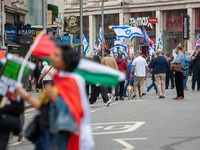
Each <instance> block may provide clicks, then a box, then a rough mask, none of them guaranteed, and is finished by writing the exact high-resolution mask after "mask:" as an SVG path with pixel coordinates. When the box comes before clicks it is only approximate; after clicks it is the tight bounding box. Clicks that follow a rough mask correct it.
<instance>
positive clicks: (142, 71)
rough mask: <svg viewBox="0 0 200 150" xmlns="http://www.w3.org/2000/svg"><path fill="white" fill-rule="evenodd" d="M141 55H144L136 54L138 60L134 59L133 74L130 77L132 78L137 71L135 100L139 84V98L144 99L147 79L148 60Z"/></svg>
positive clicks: (134, 86) (135, 76)
mask: <svg viewBox="0 0 200 150" xmlns="http://www.w3.org/2000/svg"><path fill="white" fill-rule="evenodd" d="M141 55H142V53H141V51H136V54H135V56H136V59H134V61H133V67H132V69H131V74H130V76H131V77H132V73H133V70H134V69H135V73H134V83H133V88H134V96H133V98H135V97H136V90H137V86H138V84H139V85H140V95H139V97H140V98H142V92H143V87H144V79H145V76H146V72H147V68H148V67H147V62H146V60H145V59H144V58H143V57H142V56H141ZM131 77H130V78H131Z"/></svg>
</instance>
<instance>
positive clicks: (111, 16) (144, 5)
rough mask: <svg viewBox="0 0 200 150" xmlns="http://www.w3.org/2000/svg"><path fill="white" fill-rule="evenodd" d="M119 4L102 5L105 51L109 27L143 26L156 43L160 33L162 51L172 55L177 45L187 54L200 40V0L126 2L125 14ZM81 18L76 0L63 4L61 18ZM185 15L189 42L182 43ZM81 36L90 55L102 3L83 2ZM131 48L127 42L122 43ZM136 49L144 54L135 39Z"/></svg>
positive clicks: (110, 39) (112, 36)
mask: <svg viewBox="0 0 200 150" xmlns="http://www.w3.org/2000/svg"><path fill="white" fill-rule="evenodd" d="M121 2H122V0H107V1H105V2H104V14H105V20H104V22H105V24H104V26H105V38H106V46H107V47H108V48H110V47H112V46H113V44H114V43H113V42H114V40H115V38H116V35H115V33H114V32H113V30H112V29H111V28H110V27H109V26H111V25H123V16H124V25H129V26H137V27H139V28H141V26H142V25H143V26H144V28H145V29H146V31H147V33H148V34H149V37H150V38H151V39H152V40H153V41H154V42H155V43H158V39H159V33H160V30H161V31H162V36H163V47H164V48H163V50H164V52H169V53H171V52H172V50H173V49H174V48H175V47H176V46H177V45H178V44H179V43H181V45H184V46H185V47H186V49H187V50H189V51H190V50H193V49H194V47H195V42H196V39H197V37H199V36H200V21H199V20H200V0H181V1H180V0H173V1H172V0H140V1H138V0H125V5H124V14H123V5H121ZM72 15H74V16H77V17H78V18H79V16H80V4H79V0H65V8H64V18H65V20H67V18H68V17H69V16H72ZM186 15H188V16H189V17H190V18H189V22H190V26H189V30H190V32H189V36H190V38H189V40H183V39H182V29H183V16H186ZM83 16H84V19H83V20H84V30H83V31H84V35H85V36H86V38H88V41H89V43H90V52H91V53H92V51H93V45H94V42H95V40H96V41H97V40H98V34H99V27H100V24H101V0H83ZM148 18H154V19H155V18H156V19H157V23H149V22H148V21H149V19H148ZM79 38H80V34H79V32H77V33H76V34H73V39H74V41H78V40H76V39H79ZM125 42H126V44H128V45H129V44H130V42H131V41H130V40H125ZM137 49H140V50H142V51H143V50H146V49H147V48H145V46H144V45H143V41H142V38H137Z"/></svg>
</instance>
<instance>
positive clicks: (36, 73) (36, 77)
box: [33, 62, 42, 92]
mask: <svg viewBox="0 0 200 150" xmlns="http://www.w3.org/2000/svg"><path fill="white" fill-rule="evenodd" d="M40 68H41V62H38V64H37V67H36V68H35V70H34V72H33V80H35V83H36V91H37V92H39V90H40V89H41V88H42V84H41V82H39V83H38V80H39V77H40V72H41V70H40Z"/></svg>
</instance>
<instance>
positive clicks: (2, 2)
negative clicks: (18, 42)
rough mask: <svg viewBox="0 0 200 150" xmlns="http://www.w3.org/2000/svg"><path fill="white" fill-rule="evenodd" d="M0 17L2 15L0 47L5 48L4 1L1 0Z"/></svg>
mask: <svg viewBox="0 0 200 150" xmlns="http://www.w3.org/2000/svg"><path fill="white" fill-rule="evenodd" d="M1 4H2V5H1V7H2V9H1V10H2V11H1V15H2V46H5V38H4V36H5V12H4V0H1Z"/></svg>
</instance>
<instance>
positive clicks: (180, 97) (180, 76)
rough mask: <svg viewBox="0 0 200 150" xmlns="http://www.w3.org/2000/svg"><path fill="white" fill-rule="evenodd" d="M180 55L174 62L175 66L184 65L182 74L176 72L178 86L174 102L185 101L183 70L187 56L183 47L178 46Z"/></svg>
mask: <svg viewBox="0 0 200 150" xmlns="http://www.w3.org/2000/svg"><path fill="white" fill-rule="evenodd" d="M176 50H177V52H178V55H177V57H176V59H175V60H174V61H173V62H172V63H173V64H182V67H181V70H180V72H175V84H176V93H177V96H176V97H175V98H173V99H174V100H183V99H184V91H183V68H184V66H185V55H184V53H183V50H182V47H181V46H177V48H176Z"/></svg>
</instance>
